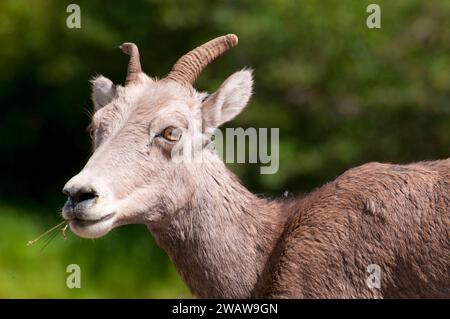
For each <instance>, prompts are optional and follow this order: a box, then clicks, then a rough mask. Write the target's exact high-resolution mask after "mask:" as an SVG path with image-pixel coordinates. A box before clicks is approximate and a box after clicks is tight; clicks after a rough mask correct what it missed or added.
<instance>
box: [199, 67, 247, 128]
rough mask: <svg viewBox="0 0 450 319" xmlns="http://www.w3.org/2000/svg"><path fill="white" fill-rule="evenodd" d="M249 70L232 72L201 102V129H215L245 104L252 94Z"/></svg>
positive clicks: (231, 117)
mask: <svg viewBox="0 0 450 319" xmlns="http://www.w3.org/2000/svg"><path fill="white" fill-rule="evenodd" d="M252 88H253V78H252V71H251V70H242V71H238V72H236V73H234V74H232V75H231V76H230V77H229V78H228V79H226V80H225V81H224V82H223V83H222V85H221V86H220V88H219V89H218V90H217V91H216V92H214V93H213V94H211V95H210V96H209V97H208V98H207V99H206V100H205V101H204V102H203V104H202V116H203V131H206V130H211V129H215V128H216V127H218V126H220V125H222V124H223V123H225V122H228V121H231V120H232V119H233V118H234V117H235V116H236V115H238V114H239V113H241V112H242V110H243V109H244V108H245V107H246V106H247V103H248V101H249V100H250V97H251V95H252Z"/></svg>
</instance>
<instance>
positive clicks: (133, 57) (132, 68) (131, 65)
mask: <svg viewBox="0 0 450 319" xmlns="http://www.w3.org/2000/svg"><path fill="white" fill-rule="evenodd" d="M119 48H120V49H122V52H123V53H126V54H128V55H129V56H130V61H129V62H128V71H127V78H126V80H125V85H128V84H133V83H136V82H137V81H138V75H139V73H141V72H142V68H141V62H140V60H139V50H138V47H137V45H136V44H134V43H131V42H125V43H123V44H122V45H121V46H120V47H119Z"/></svg>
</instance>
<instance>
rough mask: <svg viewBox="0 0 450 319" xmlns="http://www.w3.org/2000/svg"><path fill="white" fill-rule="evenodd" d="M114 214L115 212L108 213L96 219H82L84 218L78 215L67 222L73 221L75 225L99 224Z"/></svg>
mask: <svg viewBox="0 0 450 319" xmlns="http://www.w3.org/2000/svg"><path fill="white" fill-rule="evenodd" d="M115 214H116V213H115V212H114V213H109V214H107V215H105V216H103V217H101V218H98V219H84V218H80V217H74V218H71V219H69V222H70V223H74V224H76V225H77V226H81V227H86V226H91V225H95V224H99V223H101V222H105V221H107V220H109V219H111V218H112V217H113V216H114V215H115Z"/></svg>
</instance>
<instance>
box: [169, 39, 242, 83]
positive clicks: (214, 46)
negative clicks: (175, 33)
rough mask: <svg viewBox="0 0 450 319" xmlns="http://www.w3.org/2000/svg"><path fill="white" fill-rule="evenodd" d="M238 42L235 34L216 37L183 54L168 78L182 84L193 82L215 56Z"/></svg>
mask: <svg viewBox="0 0 450 319" xmlns="http://www.w3.org/2000/svg"><path fill="white" fill-rule="evenodd" d="M237 44H238V37H237V36H236V35H235V34H228V35H224V36H221V37H218V38H215V39H213V40H211V41H209V42H206V43H205V44H203V45H201V46H199V47H197V48H195V49H194V50H192V51H190V52H189V53H187V54H185V55H183V56H182V57H181V58H180V59H179V60H178V61H177V63H175V65H174V66H173V68H172V70H171V71H170V73H169V74H168V75H167V77H166V79H169V80H173V81H176V82H178V83H180V84H193V83H194V81H195V79H196V78H197V77H198V75H199V74H200V72H202V70H203V69H204V68H205V67H206V66H207V65H208V64H209V63H211V62H212V61H213V60H214V59H215V58H217V57H218V56H220V55H221V54H223V53H224V52H225V51H227V50H229V49H231V48H232V47H235V46H236V45H237Z"/></svg>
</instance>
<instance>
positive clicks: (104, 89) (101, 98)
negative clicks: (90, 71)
mask: <svg viewBox="0 0 450 319" xmlns="http://www.w3.org/2000/svg"><path fill="white" fill-rule="evenodd" d="M91 83H92V100H93V102H94V111H98V110H99V109H101V108H102V107H104V106H105V105H107V104H109V103H110V102H111V101H112V99H113V98H114V96H115V95H116V86H115V85H114V83H112V81H111V80H110V79H108V78H106V77H104V76H103V75H100V76H98V77H96V78H94V79H93V80H92V81H91Z"/></svg>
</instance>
